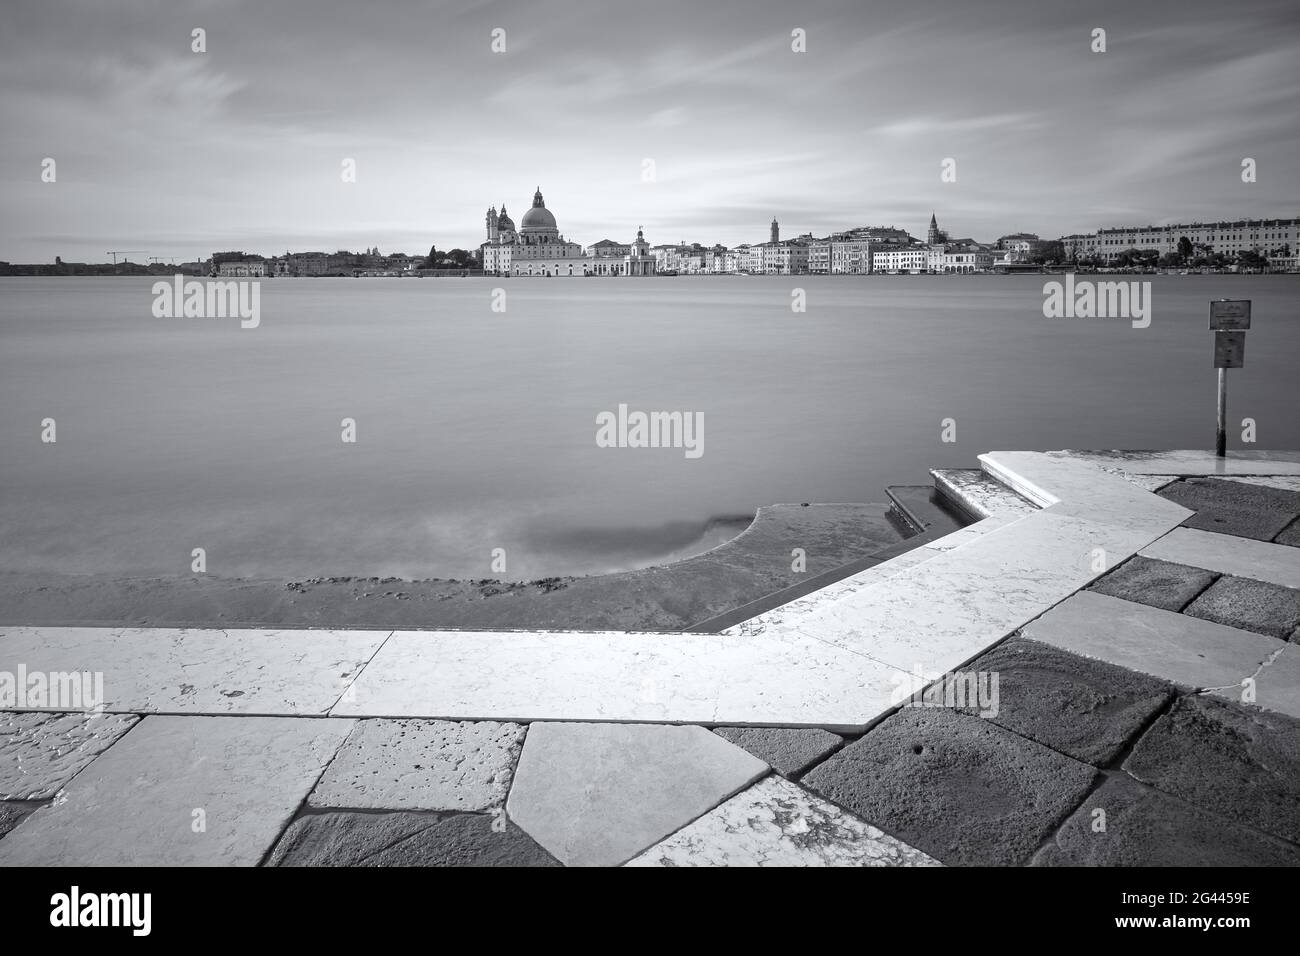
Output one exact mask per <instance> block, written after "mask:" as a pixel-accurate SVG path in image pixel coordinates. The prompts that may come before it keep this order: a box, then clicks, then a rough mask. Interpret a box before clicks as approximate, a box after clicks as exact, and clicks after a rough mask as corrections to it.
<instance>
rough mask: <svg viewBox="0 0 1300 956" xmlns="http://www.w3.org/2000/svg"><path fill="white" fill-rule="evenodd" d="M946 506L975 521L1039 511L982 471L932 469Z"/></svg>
mask: <svg viewBox="0 0 1300 956" xmlns="http://www.w3.org/2000/svg"><path fill="white" fill-rule="evenodd" d="M930 474H931V475H932V476H933V477H934V487H935V490H936V491H937V492H938V495H939V497H940V498H941V499H942V500H943V502H944V504H945V505H947V506H948V507H949V508H950V509H952V510H954V511H956V512H957V513H958V514H960V515H962V516H963V517H967V518H969V519H970V520H972V521H979V520H981V519H983V518H991V517H993V516H995V515H1015V516H1020V515H1027V514H1030V513H1032V512H1033V511H1036V510H1037V507H1036V506H1035V505H1034V504H1032V503H1031V502H1030V501H1029V500H1027V499H1026V498H1023V497H1021V496H1020V495H1019V494H1017V493H1016V492H1015V491H1013V490H1011V488H1009V487H1007V486H1006V485H1005V484H1003V483H1002V482H1001V481H998V480H997V479H996V478H994V477H992V476H991V475H989V474H987V473H985V472H984V471H983V470H981V469H979V468H932V469H931V470H930Z"/></svg>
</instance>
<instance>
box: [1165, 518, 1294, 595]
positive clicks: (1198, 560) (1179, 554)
mask: <svg viewBox="0 0 1300 956" xmlns="http://www.w3.org/2000/svg"><path fill="white" fill-rule="evenodd" d="M1140 553H1141V554H1142V555H1143V556H1145V557H1148V558H1156V559H1158V560H1160V561H1170V562H1173V563H1174V564H1187V565H1191V566H1192V567H1194V568H1204V569H1205V570H1207V571H1218V572H1220V573H1221V574H1232V575H1236V576H1237V577H1242V578H1253V579H1254V580H1256V581H1267V582H1268V583H1270V584H1278V585H1281V586H1282V587H1284V588H1300V548H1292V547H1288V546H1287V545H1283V544H1270V543H1269V542H1267V541H1256V540H1254V539H1252V538H1239V537H1237V536H1236V535H1231V534H1218V533H1216V532H1213V531H1200V530H1198V529H1196V528H1175V529H1174V530H1173V531H1171V532H1169V533H1168V534H1167V535H1165V536H1164V537H1163V538H1160V539H1158V540H1156V541H1153V542H1152V543H1151V544H1149V545H1147V546H1146V547H1145V548H1143V549H1142V551H1141V552H1140Z"/></svg>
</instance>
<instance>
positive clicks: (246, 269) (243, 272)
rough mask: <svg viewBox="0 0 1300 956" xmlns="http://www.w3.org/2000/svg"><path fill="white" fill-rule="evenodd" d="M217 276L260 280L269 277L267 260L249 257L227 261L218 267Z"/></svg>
mask: <svg viewBox="0 0 1300 956" xmlns="http://www.w3.org/2000/svg"><path fill="white" fill-rule="evenodd" d="M217 275H219V276H228V277H231V278H238V279H260V278H264V277H265V276H266V275H267V271H266V260H265V259H262V258H253V257H251V256H250V257H248V258H245V259H227V260H225V261H224V262H222V263H221V265H219V266H218V267H217Z"/></svg>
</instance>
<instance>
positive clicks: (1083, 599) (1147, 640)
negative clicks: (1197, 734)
mask: <svg viewBox="0 0 1300 956" xmlns="http://www.w3.org/2000/svg"><path fill="white" fill-rule="evenodd" d="M1024 636H1025V637H1027V638H1030V639H1032V640H1035V641H1041V642H1042V643H1044V644H1051V645H1053V646H1054V647H1059V648H1061V649H1063V650H1067V651H1071V652H1073V653H1075V654H1081V655H1083V656H1084V657H1092V658H1096V659H1098V660H1103V661H1109V662H1110V663H1112V664H1118V665H1120V666H1121V667H1127V668H1129V669H1130V670H1135V671H1139V672H1141V673H1143V674H1150V675H1152V676H1153V677H1159V678H1162V679H1164V680H1168V681H1172V682H1173V683H1175V684H1182V685H1183V686H1186V687H1192V688H1216V687H1227V688H1234V687H1240V685H1241V682H1242V681H1243V680H1245V679H1246V678H1247V677H1251V676H1253V675H1254V674H1256V673H1257V672H1258V671H1259V670H1260V668H1261V667H1262V666H1263V665H1264V663H1265V662H1266V661H1268V660H1269V659H1270V658H1271V657H1272V656H1273V655H1274V654H1276V652H1277V651H1279V650H1280V649H1282V648H1285V647H1286V646H1287V645H1286V644H1284V643H1283V642H1282V641H1279V640H1277V639H1275V638H1272V637H1266V636H1265V635H1263V634H1252V633H1251V632H1250V631H1241V630H1238V629H1236V628H1233V627H1225V626H1224V625H1222V624H1215V623H1213V622H1212V621H1203V620H1201V619H1199V618H1195V617H1189V616H1188V615H1186V614H1177V613H1175V612H1173V611H1166V610H1163V609H1161V608H1155V607H1150V606H1148V605H1146V604H1135V603H1133V602H1132V601H1124V600H1121V599H1120V598H1114V597H1109V596H1108V595H1105V594H1098V593H1096V592H1095V591H1081V592H1079V593H1078V594H1076V595H1074V596H1073V597H1071V598H1070V599H1069V600H1067V601H1064V602H1062V603H1061V604H1059V605H1058V606H1057V607H1054V608H1052V610H1050V611H1048V612H1047V613H1046V614H1044V615H1043V616H1042V617H1040V618H1039V619H1038V620H1036V621H1034V622H1032V623H1031V624H1029V625H1028V626H1027V627H1025V629H1024Z"/></svg>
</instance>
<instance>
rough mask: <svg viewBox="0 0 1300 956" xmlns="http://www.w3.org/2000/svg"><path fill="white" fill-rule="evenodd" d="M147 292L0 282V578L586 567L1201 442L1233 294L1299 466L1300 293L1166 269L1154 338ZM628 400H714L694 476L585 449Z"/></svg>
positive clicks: (686, 301)
mask: <svg viewBox="0 0 1300 956" xmlns="http://www.w3.org/2000/svg"><path fill="white" fill-rule="evenodd" d="M1148 278H1150V277H1148ZM151 281H152V280H149V279H136V278H118V279H112V278H108V279H96V278H87V279H43V278H4V279H0V488H3V496H2V498H0V570H6V571H43V572H65V573H95V572H113V573H116V574H145V575H185V574H188V573H189V568H190V561H191V557H190V554H191V550H192V549H193V548H196V547H202V548H204V549H205V550H206V552H207V561H208V571H209V573H212V574H218V575H222V576H268V577H302V576H311V575H318V574H323V575H344V574H355V575H397V576H403V577H432V576H442V577H485V576H488V574H489V573H490V562H491V559H492V550H493V549H494V548H504V549H505V551H506V558H507V562H508V565H507V566H508V572H509V575H510V576H512V577H539V576H544V575H549V574H572V573H590V572H599V571H605V570H611V569H615V568H625V567H631V566H637V565H642V564H647V563H652V562H655V561H658V560H662V559H664V558H665V557H669V556H673V555H678V554H686V553H690V552H692V551H698V550H699V549H701V548H702V547H706V546H707V545H708V544H709V543H713V542H714V541H716V540H717V537H718V535H719V533H721V532H720V531H719V528H718V526H713V527H712V529H711V526H710V522H711V521H713V520H714V519H718V518H728V517H734V516H737V515H750V514H752V513H753V511H754V510H755V509H756V508H757V507H758V506H760V505H763V504H767V503H771V502H789V501H880V500H882V499H883V489H884V486H885V485H887V484H892V483H914V484H915V483H925V482H928V481H929V476H928V474H927V469H929V468H932V467H943V466H954V467H972V466H975V465H976V464H977V462H976V458H975V456H976V455H977V454H979V453H981V452H983V451H987V450H990V449H1008V448H1016V449H1019V448H1029V449H1053V448H1064V447H1074V448H1119V447H1123V448H1183V447H1201V448H1205V447H1209V446H1211V444H1212V442H1213V426H1214V396H1215V373H1214V371H1213V369H1212V368H1211V351H1212V346H1211V338H1212V336H1211V334H1210V333H1209V332H1208V331H1207V326H1206V309H1207V306H1206V303H1207V301H1208V300H1209V299H1211V298H1219V297H1225V296H1226V297H1231V298H1251V299H1253V300H1254V328H1253V329H1252V331H1251V332H1250V333H1248V343H1247V349H1246V368H1245V369H1244V370H1240V371H1235V372H1233V373H1231V374H1230V382H1231V388H1230V404H1229V412H1230V420H1231V421H1234V422H1240V420H1241V419H1242V418H1243V417H1253V418H1255V419H1256V421H1257V423H1258V435H1259V444H1258V445H1256V446H1255V447H1258V448H1293V449H1294V448H1298V447H1300V414H1298V413H1297V412H1298V410H1300V401H1297V394H1298V392H1300V387H1298V386H1297V382H1298V381H1300V376H1297V373H1296V364H1297V361H1300V315H1298V314H1297V311H1298V310H1297V308H1296V306H1297V301H1298V299H1300V277H1285V276H1277V277H1236V276H1222V277H1208V276H1207V277H1201V276H1188V277H1177V276H1171V277H1154V278H1153V279H1152V281H1153V282H1154V318H1153V321H1152V324H1151V327H1150V328H1148V329H1134V328H1132V327H1131V325H1130V324H1129V323H1128V322H1127V321H1123V320H1102V319H1057V320H1049V319H1045V318H1043V317H1042V312H1041V308H1042V301H1043V296H1042V285H1043V278H1042V277H1041V276H1039V277H1032V276H1025V277H991V276H988V277H901V276H900V277H884V276H880V277H869V278H814V277H808V276H805V277H797V278H776V277H772V278H740V277H715V278H676V279H667V278H663V279H646V280H572V281H569V280H549V281H548V280H489V279H439V280H407V279H402V280H394V279H373V280H368V279H355V280H340V279H296V280H269V281H266V282H264V283H263V287H262V298H261V311H262V321H261V326H260V327H259V328H257V329H248V330H244V329H241V328H240V327H239V322H238V320H237V319H157V318H154V317H153V316H152V314H151V311H150V306H151V304H152V295H151V292H150V285H151ZM498 285H499V286H503V287H504V288H506V289H507V290H508V294H509V298H508V304H507V307H508V311H507V312H506V313H505V314H498V313H494V312H493V311H491V309H490V304H491V290H492V288H493V287H494V286H498ZM795 286H800V287H803V288H804V289H806V290H807V296H808V311H807V313H806V314H793V313H792V312H791V309H790V290H791V288H793V287H795ZM621 402H622V403H627V404H628V405H629V406H630V407H631V408H632V409H634V410H636V409H640V410H645V411H653V410H680V411H698V412H702V413H703V414H704V420H705V430H704V455H703V457H701V458H699V459H696V460H691V459H688V458H686V457H685V455H684V453H683V451H682V450H681V449H612V448H598V447H597V446H596V443H595V433H596V415H597V414H598V413H599V412H601V411H616V410H617V407H618V405H619V403H621ZM46 417H50V418H54V419H55V420H56V421H57V429H58V432H57V434H58V442H57V444H54V445H49V444H42V443H41V441H40V423H41V420H42V419H44V418H46ZM343 418H353V419H355V420H356V422H357V442H356V443H355V444H345V443H343V442H342V441H341V440H340V432H341V428H340V421H341V420H342V419H343ZM945 418H953V419H955V420H956V423H957V424H956V438H957V440H956V442H955V443H951V444H947V443H944V442H942V441H941V440H940V438H941V421H942V420H943V419H945ZM1238 432H1239V429H1238ZM1238 438H1239V434H1233V435H1232V436H1231V442H1230V447H1232V446H1237V447H1239V441H1238ZM727 533H729V532H727ZM792 546H797V542H792Z"/></svg>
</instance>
